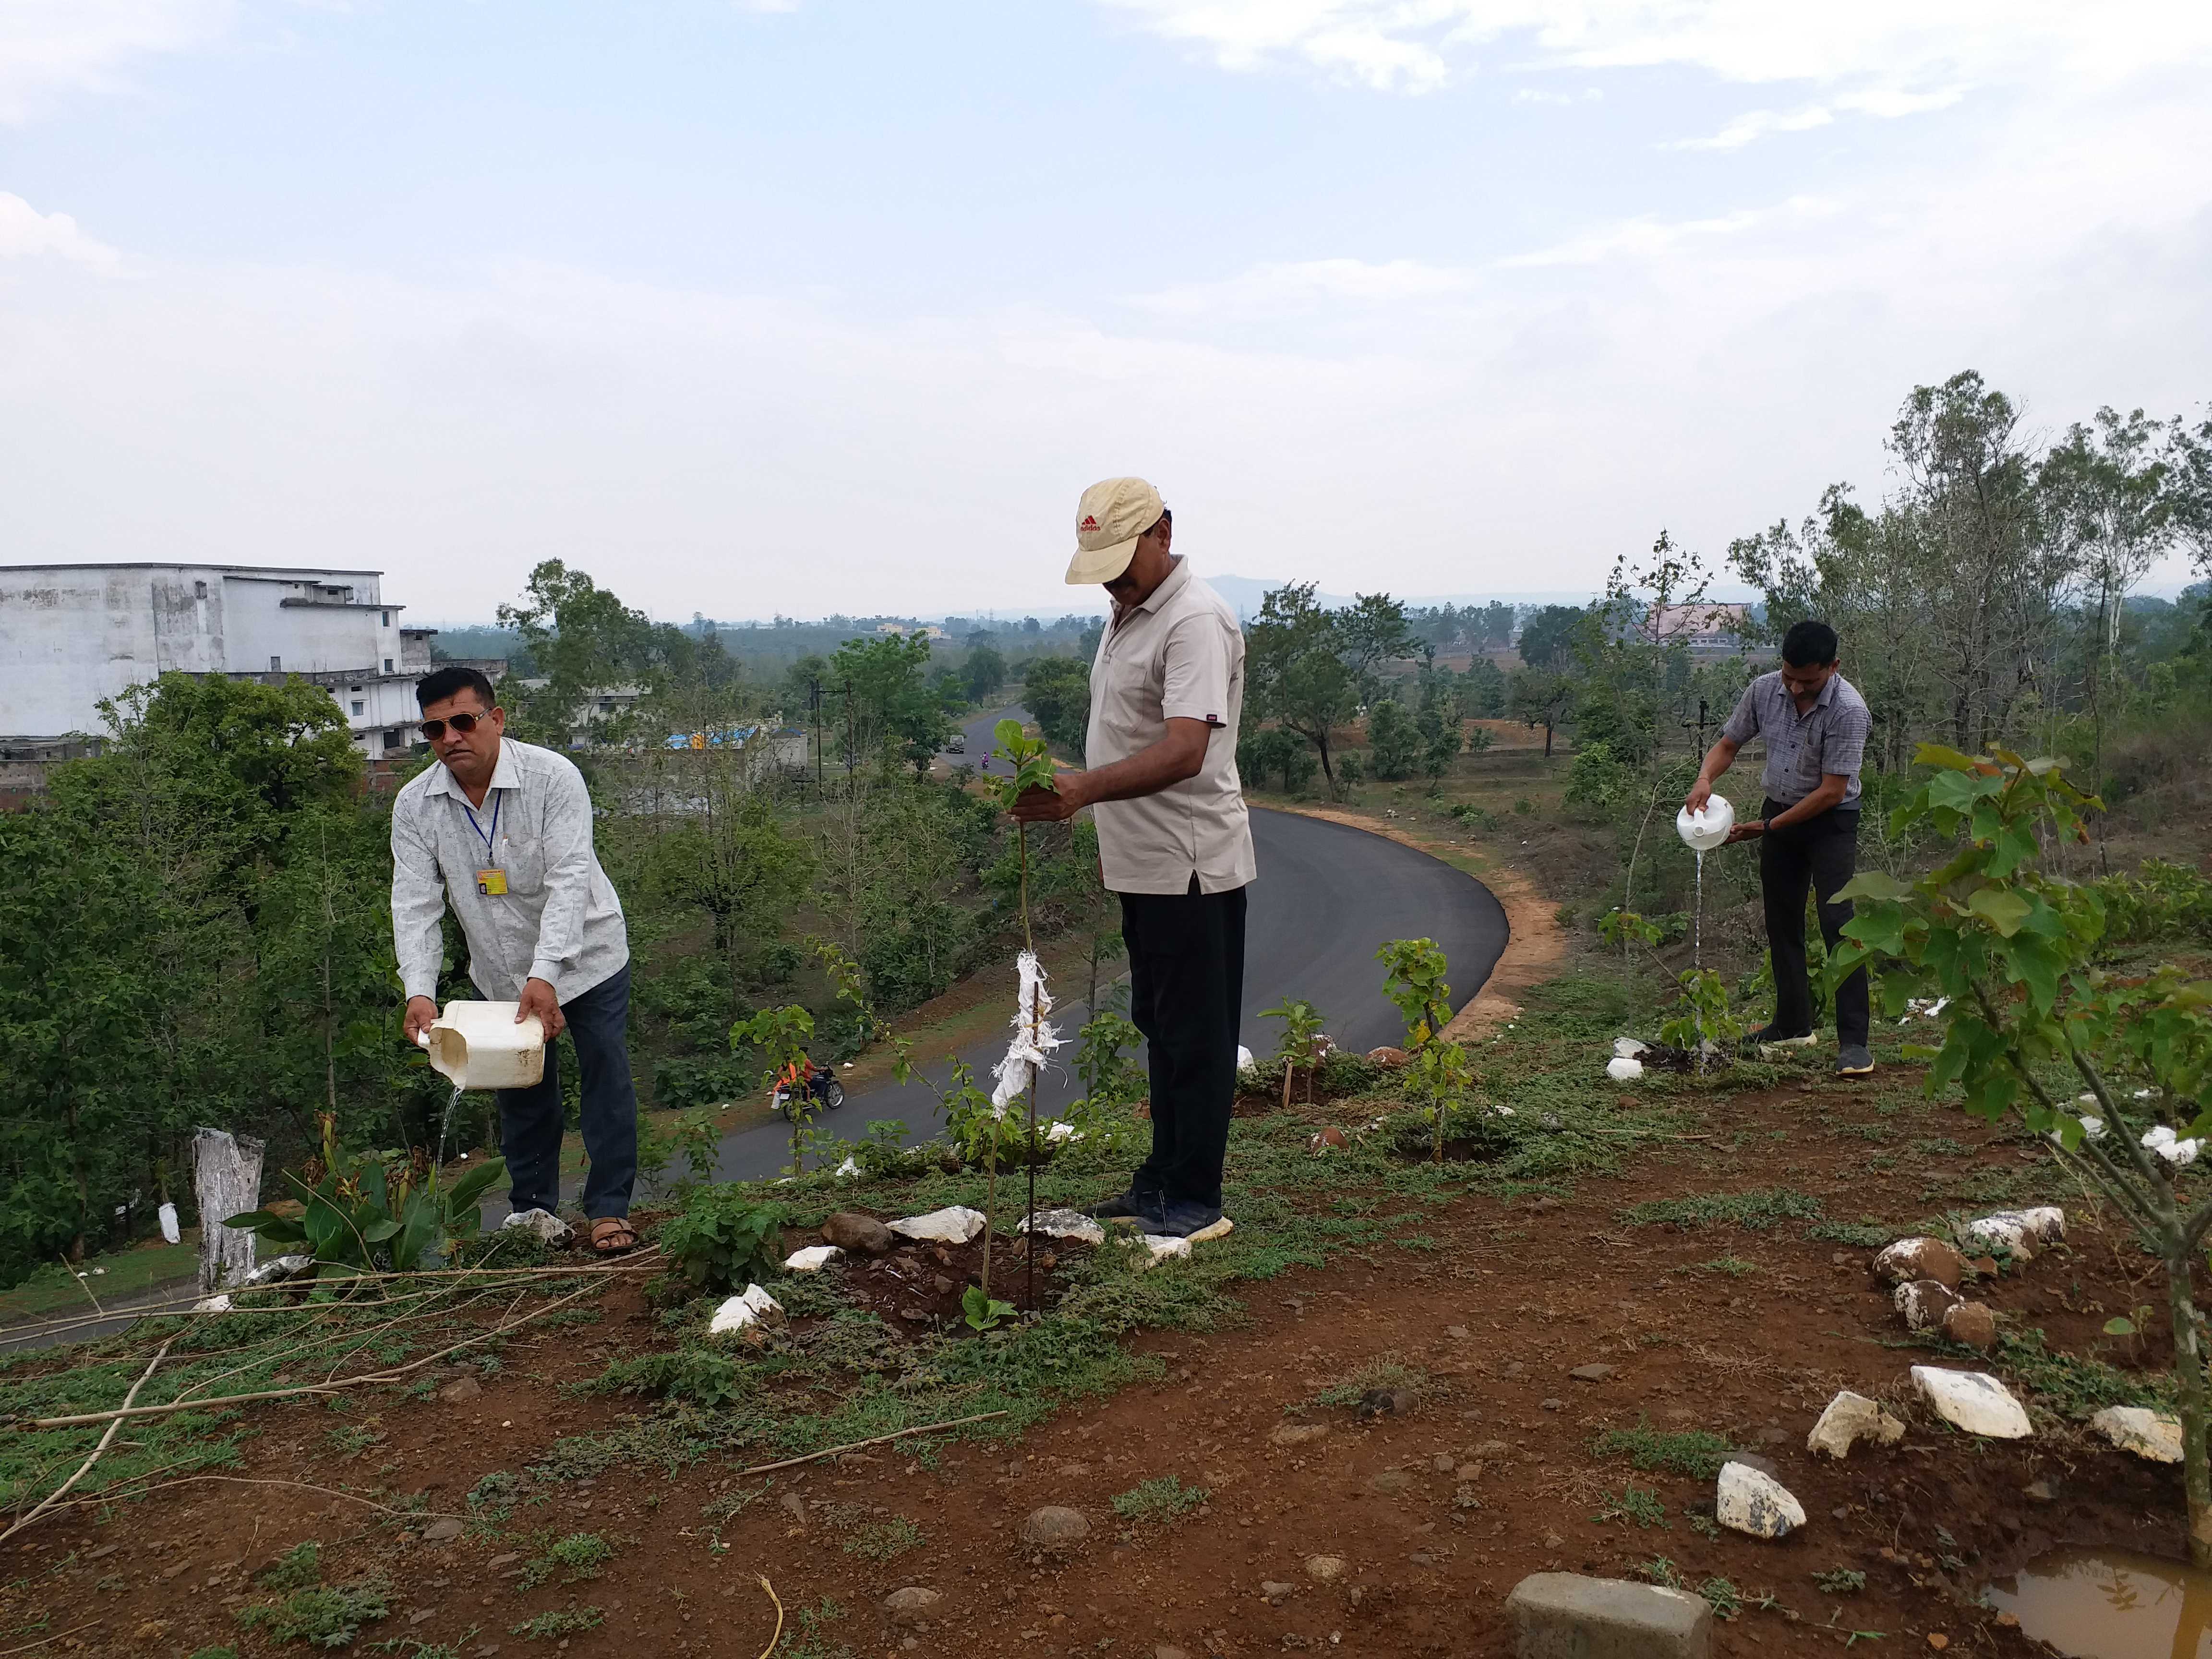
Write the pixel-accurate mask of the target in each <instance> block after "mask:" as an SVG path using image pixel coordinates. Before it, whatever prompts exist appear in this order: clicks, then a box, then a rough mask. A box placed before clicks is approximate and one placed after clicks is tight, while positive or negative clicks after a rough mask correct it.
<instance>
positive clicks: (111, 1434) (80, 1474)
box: [0, 1342, 169, 1544]
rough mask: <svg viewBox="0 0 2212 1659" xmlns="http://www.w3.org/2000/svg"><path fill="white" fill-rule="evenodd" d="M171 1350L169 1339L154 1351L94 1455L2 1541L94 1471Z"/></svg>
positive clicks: (2, 1538) (0, 1537)
mask: <svg viewBox="0 0 2212 1659" xmlns="http://www.w3.org/2000/svg"><path fill="white" fill-rule="evenodd" d="M168 1352H169V1345H168V1343H167V1342H164V1343H163V1344H162V1345H161V1346H160V1347H158V1348H156V1349H155V1351H154V1357H153V1358H151V1359H149V1360H148V1361H147V1362H146V1369H145V1370H143V1371H141V1372H139V1373H138V1380H137V1382H136V1383H132V1384H131V1392H130V1393H128V1394H126V1395H124V1396H123V1411H122V1412H121V1413H118V1414H117V1415H116V1417H115V1418H114V1419H113V1420H112V1422H110V1423H109V1424H108V1425H107V1432H106V1434H103V1435H101V1436H100V1443H99V1444H98V1445H96V1446H94V1448H93V1449H92V1455H90V1456H89V1457H88V1458H86V1459H85V1460H84V1462H82V1463H80V1464H78V1465H77V1466H76V1474H73V1475H71V1476H70V1478H69V1479H68V1480H64V1481H63V1482H62V1483H61V1485H60V1486H56V1487H55V1488H54V1489H53V1490H52V1492H48V1493H47V1494H46V1496H45V1497H44V1498H40V1500H39V1506H38V1507H37V1508H36V1509H34V1510H32V1511H31V1512H30V1513H29V1514H28V1515H27V1516H24V1517H23V1518H22V1519H21V1520H20V1521H18V1522H15V1525H14V1526H12V1527H10V1528H8V1530H7V1531H5V1532H0V1544H4V1543H6V1542H7V1541H9V1539H11V1538H13V1537H14V1536H15V1534H17V1533H19V1532H21V1531H22V1530H23V1528H26V1527H27V1526H29V1525H30V1524H31V1523H32V1522H33V1521H36V1520H37V1519H38V1518H39V1517H40V1516H42V1515H44V1514H45V1513H46V1511H47V1510H50V1509H52V1508H53V1506H54V1505H55V1504H58V1503H60V1502H61V1500H62V1499H63V1498H66V1497H67V1496H68V1495H69V1491H70V1487H72V1486H76V1483H77V1482H78V1481H80V1480H83V1479H84V1478H85V1476H86V1475H88V1474H91V1473H92V1466H93V1465H94V1463H97V1462H100V1455H101V1454H102V1453H104V1452H106V1449H107V1443H108V1442H109V1441H111V1440H112V1439H114V1438H115V1431H117V1430H118V1429H119V1428H121V1427H122V1426H123V1418H124V1415H125V1414H126V1413H129V1411H130V1410H131V1401H134V1400H136V1399H137V1397H138V1390H139V1389H143V1388H144V1387H145V1386H146V1379H147V1378H148V1377H149V1376H153V1374H154V1370H155V1367H156V1366H158V1365H159V1364H161V1361H162V1360H163V1359H165V1358H167V1357H168Z"/></svg>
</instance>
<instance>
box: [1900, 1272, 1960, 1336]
mask: <svg viewBox="0 0 2212 1659" xmlns="http://www.w3.org/2000/svg"><path fill="white" fill-rule="evenodd" d="M1890 1300H1891V1301H1892V1302H1894V1303H1895V1304H1897V1310H1898V1312H1899V1313H1900V1314H1902V1315H1904V1316H1905V1329H1907V1330H1909V1331H1932V1330H1936V1329H1938V1328H1941V1327H1942V1323H1943V1316H1944V1315H1945V1314H1947V1313H1948V1312H1950V1311H1951V1310H1952V1309H1953V1308H1954V1307H1956V1306H1957V1305H1958V1303H1959V1297H1958V1293H1957V1292H1956V1291H1951V1290H1948V1289H1947V1288H1945V1286H1944V1285H1942V1283H1941V1282H1940V1281H1938V1280H1936V1279H1914V1280H1912V1281H1911V1283H1910V1284H1905V1285H1899V1286H1898V1287H1897V1289H1896V1291H1894V1292H1893V1294H1892V1295H1891V1297H1890Z"/></svg>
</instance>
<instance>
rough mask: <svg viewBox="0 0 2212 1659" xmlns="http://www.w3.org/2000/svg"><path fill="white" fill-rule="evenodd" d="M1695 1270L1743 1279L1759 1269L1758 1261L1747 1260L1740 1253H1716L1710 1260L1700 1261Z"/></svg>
mask: <svg viewBox="0 0 2212 1659" xmlns="http://www.w3.org/2000/svg"><path fill="white" fill-rule="evenodd" d="M1696 1271H1698V1272H1699V1273H1726V1274H1727V1275H1728V1276H1729V1278H1730V1279H1744V1278H1747V1277H1748V1276H1749V1275H1751V1274H1753V1273H1757V1272H1758V1271H1759V1263H1757V1262H1756V1261H1745V1260H1744V1259H1743V1258H1742V1257H1741V1256H1740V1255H1717V1256H1715V1257H1714V1258H1713V1259H1712V1260H1711V1261H1700V1262H1699V1263H1698V1264H1697V1265H1696Z"/></svg>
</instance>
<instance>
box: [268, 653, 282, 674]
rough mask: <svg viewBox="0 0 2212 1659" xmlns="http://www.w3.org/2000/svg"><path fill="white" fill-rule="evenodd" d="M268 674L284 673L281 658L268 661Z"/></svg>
mask: <svg viewBox="0 0 2212 1659" xmlns="http://www.w3.org/2000/svg"><path fill="white" fill-rule="evenodd" d="M269 671H270V673H272V674H281V673H283V671H284V659H283V658H282V657H271V658H270V659H269Z"/></svg>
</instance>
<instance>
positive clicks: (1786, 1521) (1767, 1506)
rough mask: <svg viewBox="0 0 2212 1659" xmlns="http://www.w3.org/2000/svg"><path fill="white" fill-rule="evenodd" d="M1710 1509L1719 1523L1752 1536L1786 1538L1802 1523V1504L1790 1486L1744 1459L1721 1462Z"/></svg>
mask: <svg viewBox="0 0 2212 1659" xmlns="http://www.w3.org/2000/svg"><path fill="white" fill-rule="evenodd" d="M1713 1513H1714V1515H1715V1516H1716V1517H1717V1519H1718V1520H1719V1522H1720V1523H1721V1525H1723V1526H1724V1527H1727V1528H1730V1529H1731V1530H1733V1531H1735V1532H1741V1533H1745V1534H1749V1535H1750V1536H1751V1537H1753V1538H1787V1537H1788V1536H1789V1535H1790V1534H1791V1533H1793V1532H1795V1531H1796V1530H1797V1528H1800V1527H1802V1526H1803V1525H1804V1524H1805V1506H1804V1505H1803V1504H1800V1503H1799V1502H1798V1501H1797V1499H1796V1496H1795V1495H1794V1494H1793V1493H1792V1492H1790V1488H1789V1487H1787V1486H1784V1485H1783V1484H1782V1483H1781V1482H1780V1481H1779V1480H1776V1479H1775V1478H1774V1477H1773V1476H1772V1475H1771V1474H1765V1473H1764V1472H1763V1471H1761V1470H1759V1469H1754V1468H1752V1467H1751V1466H1750V1465H1749V1464H1747V1463H1736V1462H1729V1463H1723V1464H1722V1465H1721V1478H1720V1483H1719V1486H1718V1488H1717V1494H1716V1496H1715V1498H1714V1504H1713Z"/></svg>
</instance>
